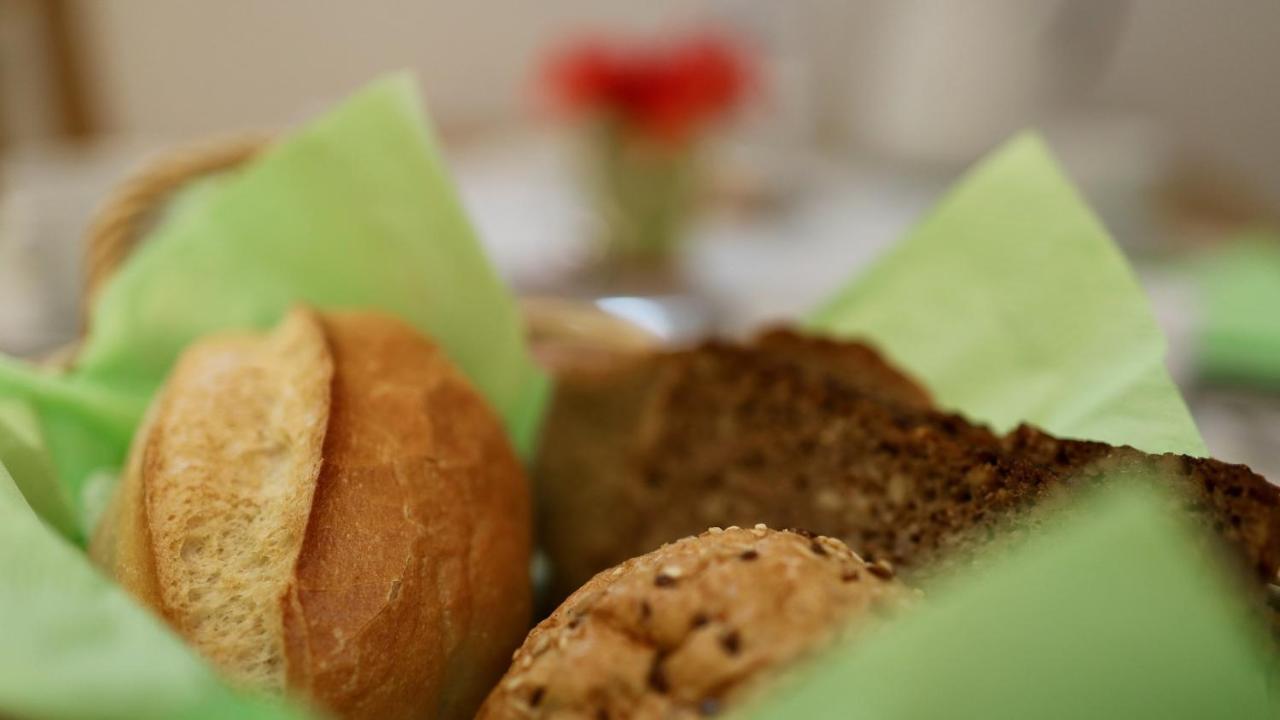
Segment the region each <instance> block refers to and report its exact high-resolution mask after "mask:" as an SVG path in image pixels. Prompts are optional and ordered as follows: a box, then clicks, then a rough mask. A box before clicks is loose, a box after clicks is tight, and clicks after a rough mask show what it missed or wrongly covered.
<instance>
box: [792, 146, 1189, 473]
mask: <svg viewBox="0 0 1280 720" xmlns="http://www.w3.org/2000/svg"><path fill="white" fill-rule="evenodd" d="M807 322H808V325H809V327H810V328H812V329H814V330H817V331H820V332H823V333H829V334H834V335H841V336H863V337H866V338H868V339H870V340H871V341H872V342H874V343H875V344H876V345H878V346H880V347H882V348H883V349H884V350H885V351H887V352H888V354H889V356H890V357H891V358H893V360H894V361H896V362H899V363H901V364H902V365H903V366H904V367H906V368H908V369H909V370H911V371H912V372H913V373H914V374H915V375H917V376H918V377H919V378H920V379H921V380H923V381H924V383H925V385H926V386H927V387H929V389H930V390H932V391H933V392H934V395H935V397H936V398H937V400H938V402H939V403H941V404H942V405H944V406H946V407H949V408H952V409H955V410H958V411H960V412H962V413H964V414H966V415H968V416H970V417H972V418H974V419H976V420H981V421H984V422H987V423H990V424H991V425H992V426H994V427H996V428H997V429H999V430H1006V429H1009V428H1011V427H1013V426H1015V425H1017V424H1018V423H1020V422H1028V423H1032V424H1035V425H1039V426H1040V427H1042V428H1044V429H1045V430H1048V431H1049V432H1051V433H1054V434H1056V435H1060V436H1063V437H1074V438H1084V439H1089V440H1101V441H1105V442H1109V443H1112V444H1117V445H1133V446H1134V447H1136V448H1138V449H1140V450H1145V451H1147V452H1153V453H1160V452H1178V453H1184V454H1190V455H1204V454H1206V450H1205V447H1204V442H1203V440H1201V438H1200V435H1199V432H1198V431H1197V430H1196V426H1195V423H1194V422H1193V421H1192V419H1191V415H1190V413H1189V412H1188V411H1187V408H1186V405H1185V403H1184V402H1183V400H1182V396H1181V395H1180V394H1179V393H1178V389H1177V387H1176V386H1175V385H1174V384H1173V381H1172V380H1171V379H1170V378H1169V374H1168V372H1167V371H1166V369H1165V366H1164V353H1165V341H1164V336H1163V335H1162V334H1161V332H1160V329H1159V327H1158V326H1157V325H1156V323H1155V319H1154V318H1153V316H1152V314H1151V309H1150V306H1149V304H1148V302H1147V299H1146V296H1145V295H1144V294H1143V292H1142V289H1141V287H1139V286H1138V283H1137V281H1136V280H1135V279H1134V277H1133V273H1132V271H1131V270H1130V269H1129V266H1128V264H1127V263H1126V262H1125V259H1124V256H1123V255H1122V254H1121V253H1120V250H1119V249H1118V248H1117V247H1116V245H1115V243H1114V242H1112V240H1111V238H1110V237H1109V236H1108V235H1107V232H1106V230H1105V229H1104V228H1103V227H1102V225H1101V224H1100V223H1099V222H1098V220H1097V218H1095V217H1094V215H1093V213H1092V212H1091V211H1090V210H1089V208H1088V207H1087V206H1086V205H1085V204H1084V201H1083V200H1082V199H1081V198H1080V195H1079V193H1077V192H1076V190H1075V188H1074V187H1072V185H1071V183H1070V182H1069V181H1068V180H1067V179H1066V177H1065V176H1064V175H1063V174H1062V171H1061V170H1060V169H1059V168H1058V166H1057V164H1056V163H1055V162H1054V160H1053V158H1052V157H1051V155H1050V154H1049V151H1048V149H1047V148H1046V147H1045V145H1044V143H1043V141H1041V140H1040V139H1039V138H1038V137H1036V136H1034V135H1029V134H1028V135H1023V136H1020V137H1018V138H1015V139H1014V140H1012V141H1010V142H1008V143H1007V144H1005V145H1004V146H1003V147H1001V148H999V149H997V150H996V151H995V152H994V153H992V154H991V155H990V156H989V157H988V158H986V159H985V160H983V161H982V162H980V163H979V164H978V165H977V167H976V168H974V169H973V170H971V171H970V172H969V173H968V175H967V176H966V177H964V178H963V179H962V180H961V181H960V182H959V183H958V184H957V185H956V186H955V187H954V188H953V189H952V190H951V191H950V192H949V193H947V195H946V197H944V198H943V200H942V201H941V203H940V204H939V205H938V206H937V207H936V208H934V209H933V211H932V212H930V213H929V215H928V216H926V217H925V218H924V220H922V221H921V222H920V223H919V224H918V225H916V227H915V228H914V229H913V230H912V231H911V232H910V233H909V234H908V236H907V237H906V238H905V239H903V240H902V241H901V242H899V243H898V244H896V245H895V246H894V247H893V248H891V249H890V250H889V252H888V253H887V254H886V255H885V256H884V257H882V258H881V259H880V260H879V261H878V262H877V263H875V264H874V265H873V266H872V267H871V268H870V269H868V270H867V271H866V272H865V273H862V274H861V275H860V276H859V277H858V278H857V279H856V280H855V281H854V282H853V283H851V284H850V285H849V286H848V287H847V288H846V289H845V290H843V291H842V292H840V293H839V294H838V295H837V296H836V297H835V298H834V299H832V300H831V301H830V302H829V303H827V304H826V305H825V306H823V307H822V308H820V309H819V310H818V311H817V312H815V313H814V314H813V315H812V316H811V317H809V318H808V321H807Z"/></svg>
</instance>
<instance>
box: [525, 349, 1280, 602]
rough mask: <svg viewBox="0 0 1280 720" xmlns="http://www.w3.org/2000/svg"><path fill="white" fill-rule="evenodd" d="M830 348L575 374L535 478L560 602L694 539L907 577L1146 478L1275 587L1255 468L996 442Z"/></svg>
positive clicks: (853, 356)
mask: <svg viewBox="0 0 1280 720" xmlns="http://www.w3.org/2000/svg"><path fill="white" fill-rule="evenodd" d="M833 345H841V344H837V343H833V342H832V341H829V340H809V339H805V338H802V337H800V336H796V335H790V336H785V335H781V334H778V333H774V334H772V335H770V336H766V337H765V338H764V339H763V340H761V341H758V342H757V343H755V344H753V345H749V346H739V345H732V344H726V343H718V342H712V343H708V344H705V345H703V346H701V347H698V348H695V349H692V350H687V351H679V352H671V353H665V354H658V355H651V356H647V357H645V358H641V359H635V360H633V361H631V362H629V363H626V364H619V365H617V366H615V367H614V368H613V371H612V372H611V373H603V372H600V371H596V372H594V373H593V374H591V375H590V376H576V375H573V374H569V375H565V376H562V377H561V378H560V381H559V383H558V386H557V389H556V396H555V399H554V402H553V407H552V411H551V413H550V416H549V418H548V421H547V425H546V429H545V435H544V444H543V450H542V453H541V456H540V457H539V458H538V461H537V465H536V476H537V492H538V499H539V511H540V513H541V519H540V521H541V527H542V537H543V539H544V543H545V545H546V547H547V549H548V552H549V554H550V556H551V559H552V562H553V565H554V567H555V569H556V573H557V575H556V585H557V589H559V590H560V591H562V592H563V591H567V590H570V589H572V588H573V587H576V586H577V585H578V584H579V583H581V582H583V581H585V580H586V579H587V578H589V577H590V576H591V575H592V574H593V573H594V572H596V571H598V570H600V569H601V568H605V567H609V566H610V565H612V564H614V563H616V562H618V561H620V560H622V559H625V558H627V557H631V556H634V555H637V554H639V553H643V552H645V551H647V550H650V549H652V548H654V547H657V546H658V545H660V544H661V543H662V542H665V541H668V540H671V539H672V538H676V537H681V536H683V535H686V534H689V533H691V532H695V531H696V530H697V529H698V528H702V527H706V526H709V525H745V526H750V525H752V524H754V523H757V522H764V523H767V524H769V525H771V526H777V527H804V528H808V529H810V530H813V531H814V532H819V533H823V534H825V535H831V536H833V537H838V538H841V539H842V540H844V541H845V542H847V543H849V545H850V546H851V547H853V548H854V549H855V550H856V551H858V552H859V553H861V554H863V555H864V556H866V557H869V558H875V559H885V560H889V561H891V562H892V563H893V564H894V565H895V566H897V567H898V568H899V569H901V570H903V571H904V572H906V573H908V575H910V574H912V573H919V572H921V571H924V570H928V569H929V568H932V567H935V566H936V563H935V560H937V559H938V558H947V557H953V556H956V555H960V554H962V553H960V552H959V551H961V550H963V549H966V548H972V547H974V546H976V545H977V544H980V543H982V542H984V541H985V540H986V539H988V538H989V537H990V536H991V535H993V534H994V532H995V531H996V530H997V529H998V527H999V526H1000V524H1001V523H1002V522H1004V521H1005V520H1007V519H1008V518H1010V517H1014V516H1019V515H1020V511H1022V510H1025V509H1028V508H1031V507H1034V506H1038V505H1041V504H1042V503H1044V502H1045V501H1047V500H1049V499H1050V498H1052V497H1054V496H1057V495H1059V494H1061V493H1064V492H1068V491H1075V490H1077V489H1080V488H1084V487H1088V486H1091V485H1094V484H1096V483H1097V482H1098V481H1099V480H1100V479H1102V478H1106V477H1112V476H1114V472H1113V471H1134V470H1137V471H1151V470H1154V471H1158V472H1159V473H1161V474H1162V476H1163V477H1165V478H1167V481H1168V482H1169V483H1171V484H1172V485H1174V486H1176V487H1178V488H1180V489H1182V490H1185V491H1186V501H1185V502H1186V504H1187V505H1188V507H1189V508H1190V509H1191V510H1192V512H1193V513H1194V514H1196V515H1197V516H1199V517H1201V518H1203V520H1204V522H1205V523H1206V524H1208V525H1209V526H1211V527H1213V528H1214V529H1215V530H1216V531H1217V532H1218V533H1219V534H1220V535H1221V536H1222V537H1223V538H1224V539H1225V540H1226V541H1227V543H1228V545H1229V547H1231V548H1233V549H1234V550H1235V553H1236V554H1237V555H1238V556H1239V557H1240V559H1241V560H1242V562H1243V564H1244V565H1245V566H1247V568H1248V569H1249V570H1250V571H1251V572H1253V573H1254V574H1256V576H1257V577H1258V579H1259V581H1262V582H1264V583H1265V582H1272V581H1274V579H1275V577H1276V570H1277V567H1278V566H1280V490H1278V489H1277V488H1276V487H1275V486H1272V485H1271V484H1269V483H1268V482H1267V481H1266V480H1265V479H1263V478H1261V477H1259V476H1258V475H1255V474H1253V473H1252V472H1250V471H1249V470H1248V468H1245V467H1243V466H1239V465H1228V464H1224V463H1221V462H1217V461H1214V460H1203V459H1196V458H1190V457H1181V456H1177V455H1149V454H1146V453H1142V452H1139V451H1137V450H1134V449H1132V448H1128V447H1111V446H1109V445H1105V444H1103V443H1096V442H1082V441H1074V440H1062V439H1057V438H1054V437H1051V436H1049V435H1047V434H1045V433H1043V432H1041V431H1039V430H1036V429H1034V428H1031V427H1021V428H1019V429H1017V430H1015V431H1014V432H1012V433H1009V434H1008V435H1003V436H1002V435H998V434H996V433H993V432H991V431H990V430H989V429H987V428H986V427H983V426H981V425H977V424H974V423H970V422H968V421H966V420H965V419H964V418H962V417H960V416H958V415H953V414H948V413H943V412H939V411H936V410H930V409H928V408H927V407H923V406H922V403H921V402H920V400H921V396H920V395H919V394H918V393H914V392H912V391H911V387H912V384H911V383H910V381H907V380H905V379H902V380H895V377H894V375H895V374H894V373H893V371H892V369H891V368H889V369H886V368H888V366H887V365H886V364H885V363H884V362H883V361H882V360H880V359H879V358H878V356H876V355H875V354H874V353H873V352H872V351H870V350H869V349H867V348H865V347H860V346H857V345H854V344H842V345H841V348H840V349H836V348H833V347H832V346H833ZM782 347H785V348H786V352H779V351H778V348H782ZM853 348H857V349H853ZM858 358H861V359H858ZM899 377H900V376H899Z"/></svg>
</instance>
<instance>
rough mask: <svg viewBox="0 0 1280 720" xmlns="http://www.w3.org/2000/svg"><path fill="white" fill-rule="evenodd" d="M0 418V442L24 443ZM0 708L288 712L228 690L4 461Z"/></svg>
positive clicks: (99, 712)
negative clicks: (52, 517)
mask: <svg viewBox="0 0 1280 720" xmlns="http://www.w3.org/2000/svg"><path fill="white" fill-rule="evenodd" d="M26 442H27V440H26V438H24V437H21V436H20V435H19V434H18V433H16V432H15V431H14V429H13V428H12V427H11V426H10V425H9V423H8V422H7V420H5V419H0V443H2V444H15V443H16V444H25V443H26ZM0 628H3V630H2V631H0V715H3V716H5V717H33V718H50V719H54V718H68V719H70V720H76V719H83V718H95V719H97V720H113V719H114V718H120V720H148V719H149V718H155V719H156V720H162V719H166V720H167V719H168V718H210V720H212V719H213V718H231V717H235V718H279V719H281V720H284V719H285V718H292V717H297V718H301V717H303V714H302V713H301V712H299V711H296V710H294V709H292V708H288V707H286V706H284V705H282V704H281V703H280V702H278V701H275V700H265V699H259V698H253V697H248V696H244V695H240V694H237V693H234V692H232V691H230V690H228V689H227V688H226V687H225V686H223V685H222V684H221V683H220V682H219V681H218V679H217V677H216V676H215V675H214V674H213V672H212V671H211V670H210V669H209V668H208V667H206V666H205V665H204V663H203V662H201V661H200V660H198V659H197V658H196V657H195V656H194V655H193V654H192V653H191V651H190V650H188V649H187V647H186V646H185V645H183V644H182V642H181V641H180V640H179V639H178V638H176V637H174V636H173V635H172V634H171V633H170V632H169V631H168V630H167V629H166V628H164V627H163V626H162V625H161V624H160V623H159V621H157V620H156V619H155V618H153V617H152V616H151V615H150V614H149V613H147V612H146V611H145V610H143V609H142V608H140V607H138V606H137V605H135V604H134V603H133V602H132V601H131V600H130V599H129V598H128V597H126V596H125V594H124V592H123V591H121V590H120V588H118V587H116V586H115V585H113V584H112V583H110V582H108V581H107V580H106V579H105V578H103V577H102V576H100V575H99V574H98V573H97V572H96V571H94V570H93V569H92V568H91V567H90V566H89V563H88V560H87V559H86V558H85V556H84V555H83V554H82V553H81V552H80V551H79V550H77V549H76V548H75V547H73V546H72V545H70V544H69V543H67V541H66V540H64V539H63V538H61V537H59V536H58V535H57V534H56V533H54V532H53V531H52V530H51V529H50V528H49V527H47V526H45V525H43V524H42V523H41V522H40V520H39V519H38V518H37V517H36V515H35V514H34V513H33V512H32V511H31V508H30V507H28V506H27V504H26V502H25V501H24V500H23V496H22V493H20V492H19V491H18V487H17V486H16V485H15V484H14V481H13V479H12V478H11V477H10V475H9V472H8V470H6V469H5V466H4V465H3V464H0Z"/></svg>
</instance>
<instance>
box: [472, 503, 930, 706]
mask: <svg viewBox="0 0 1280 720" xmlns="http://www.w3.org/2000/svg"><path fill="white" fill-rule="evenodd" d="M911 597H913V593H912V592H911V591H908V590H906V589H905V588H904V587H903V586H902V585H900V584H899V583H898V582H897V581H896V580H895V579H894V577H893V572H892V569H891V568H890V567H889V566H888V564H887V563H883V562H882V563H880V564H870V563H866V562H864V561H863V560H862V559H861V558H859V557H858V556H857V555H856V554H855V553H854V552H853V551H852V550H850V549H849V548H848V547H847V546H845V545H844V543H842V542H840V541H839V540H835V539H833V538H828V537H819V536H814V535H812V534H810V533H806V532H803V531H775V530H770V529H767V528H765V527H764V526H762V525H760V526H756V527H753V528H750V529H743V528H736V527H735V528H728V529H723V530H722V529H720V528H713V529H711V530H709V531H707V532H705V533H703V534H701V535H699V536H696V537H688V538H685V539H682V540H678V541H676V542H673V543H670V544H667V545H664V546H662V547H661V548H659V549H657V550H655V551H653V552H651V553H649V554H647V555H643V556H641V557H638V558H634V559H632V560H629V561H627V562H624V563H622V564H621V565H618V566H617V567H614V568H612V569H610V570H605V571H603V572H601V573H600V574H598V575H596V576H595V577H594V578H593V579H592V580H591V581H589V582H588V583H587V584H586V585H584V586H583V587H582V588H581V589H579V590H578V591H577V592H576V593H574V594H573V595H571V596H570V597H569V598H568V599H567V600H566V601H565V602H564V603H563V604H562V605H561V606H560V607H559V608H558V609H557V610H556V611H555V612H554V613H553V614H552V615H551V616H550V617H549V618H547V619H546V620H545V621H543V622H542V623H541V624H539V625H538V626H537V627H536V628H534V630H533V631H532V632H531V633H530V634H529V636H528V638H526V640H525V643H524V645H523V646H522V647H521V648H520V649H519V650H518V651H517V652H516V653H515V656H514V657H513V662H512V664H511V667H510V669H509V670H508V671H507V674H506V676H505V677H504V678H503V679H502V681H501V682H500V683H499V685H498V687H497V688H495V689H494V691H493V693H492V694H491V695H490V696H489V698H488V700H487V701H486V702H485V705H484V707H483V708H482V709H481V711H480V715H479V716H478V717H480V718H482V719H483V720H507V719H509V718H593V719H594V718H610V719H612V720H619V719H621V718H683V717H688V718H694V717H705V716H710V715H717V714H719V713H721V712H724V711H726V710H727V709H729V708H731V707H732V706H734V705H735V704H736V703H739V702H740V701H741V699H742V698H743V696H744V695H747V694H749V693H750V692H751V691H752V689H753V688H756V687H758V686H759V685H760V684H761V683H763V682H765V681H767V680H768V679H770V678H774V677H776V676H777V675H778V674H779V673H780V672H781V671H782V670H783V669H784V668H785V667H787V666H788V665H789V664H790V663H792V662H793V661H795V660H797V659H799V658H801V657H803V656H806V655H809V654H811V653H812V652H814V651H815V650H817V649H819V648H822V647H824V646H826V645H827V644H829V643H830V642H831V641H832V640H834V639H835V638H836V637H837V636H840V635H842V634H844V633H846V632H848V631H849V630H850V629H856V628H857V627H858V626H859V625H860V624H862V623H861V622H860V621H865V620H866V619H868V618H871V617H875V616H877V615H880V614H884V613H888V612H892V611H893V610H894V609H895V608H897V607H899V606H901V604H902V603H903V602H907V601H909V600H910V598H911Z"/></svg>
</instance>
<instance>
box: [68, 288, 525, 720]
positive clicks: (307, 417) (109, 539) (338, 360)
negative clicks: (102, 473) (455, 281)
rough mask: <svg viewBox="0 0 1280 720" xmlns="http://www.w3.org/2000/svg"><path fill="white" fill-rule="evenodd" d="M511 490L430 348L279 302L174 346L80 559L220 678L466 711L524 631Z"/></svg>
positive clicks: (480, 421)
mask: <svg viewBox="0 0 1280 720" xmlns="http://www.w3.org/2000/svg"><path fill="white" fill-rule="evenodd" d="M530 536H531V529H530V507H529V496H528V489H527V485H526V482H525V479H524V478H523V477H522V474H521V471H520V467H519V464H518V462H517V460H516V458H515V456H514V454H513V452H512V450H511V448H510V447H509V446H508V443H507V440H506V438H505V435H504V434H503V430H502V428H501V426H500V424H499V421H498V420H497V418H496V417H495V416H494V415H493V413H492V412H491V411H490V410H489V408H488V407H487V405H486V404H485V402H484V401H483V400H482V399H481V398H480V396H479V395H478V394H477V393H476V392H475V391H474V390H472V389H471V387H470V386H469V385H468V384H467V382H466V381H465V380H464V379H463V378H462V377H461V375H460V374H459V373H458V372H457V371H456V370H455V369H454V368H453V367H452V366H451V364H450V363H449V362H448V360H447V359H446V358H445V357H444V355H443V354H442V353H441V352H440V350H439V349H438V348H437V347H435V346H434V345H433V344H431V343H430V342H428V341H427V340H426V339H425V338H423V337H421V336H420V335H418V334H417V333H416V332H415V331H413V330H412V329H411V328H409V327H408V326H406V325H404V324H403V323H401V322H399V321H397V320H393V319H391V318H387V317H383V316H379V315H373V314H343V315H326V316H323V317H320V316H317V315H315V314H313V313H311V312H309V311H305V310H299V311H295V312H294V313H292V314H291V315H290V316H289V317H288V318H287V319H286V320H285V321H284V322H282V323H281V325H280V326H279V327H277V328H276V329H275V330H274V331H273V332H272V333H270V334H269V335H266V336H262V335H250V334H242V335H226V336H218V337H213V338H209V339H206V340H203V341H200V342H199V343H197V344H195V345H193V346H192V347H191V348H190V349H189V350H187V352H186V353H184V354H183V356H182V358H181V359H180V361H179V362H178V364H177V366H176V367H175V369H174V371H173V374H172V376H171V377H170V379H169V381H168V383H167V384H166V386H165V388H164V389H163V390H162V392H161V393H160V394H159V396H158V398H157V400H156V402H155V403H154V405H153V407H152V409H151V412H150V416H149V419H148V421H147V423H146V425H145V426H144V428H143V429H141V430H140V432H139V434H138V437H137V439H136V441H135V444H134V448H133V452H132V455H131V458H130V462H129V466H128V468H127V470H126V473H125V477H124V479H123V481H122V483H121V487H120V489H119V491H118V494H117V496H116V498H115V500H114V503H113V507H112V508H111V510H110V511H109V512H108V514H107V517H106V519H105V520H104V522H103V524H102V525H101V527H100V528H99V531H98V533H97V534H96V537H95V538H94V542H93V546H92V548H91V551H92V553H93V555H94V557H95V558H96V559H98V560H99V561H100V562H101V563H103V564H104V565H105V566H106V567H107V568H108V569H110V570H111V572H112V573H113V574H114V575H115V577H116V578H117V579H118V580H119V581H120V583H121V584H122V585H124V587H125V588H126V589H128V590H129V591H130V592H132V593H133V594H134V595H135V596H137V597H138V598H139V599H140V600H142V601H143V602H144V603H146V604H148V605H149V606H151V607H152V608H153V609H155V610H156V612H158V613H159V614H160V615H161V616H162V617H163V618H164V619H165V620H166V621H167V622H168V623H169V624H170V625H172V626H173V628H174V629H175V630H177V631H178V632H179V633H180V634H181V635H183V636H184V637H185V638H187V639H188V640H189V641H190V642H191V643H192V644H193V645H194V646H195V647H196V648H197V649H198V650H199V651H200V652H201V653H203V654H204V655H205V656H206V657H207V658H209V659H210V660H211V661H212V662H213V663H214V665H216V666H217V667H218V668H219V669H220V670H221V671H222V672H223V673H224V674H225V675H226V676H227V677H228V678H229V679H230V680H232V681H233V682H235V683H236V684H238V685H241V686H245V687H253V688H257V689H265V690H270V691H283V690H286V689H287V690H289V691H290V692H294V693H297V694H298V695H300V696H302V697H305V698H308V699H310V700H311V701H313V702H315V703H316V704H318V705H319V706H321V707H323V708H325V709H327V710H329V711H330V712H332V713H334V714H335V715H337V716H339V717H349V718H401V717H404V718H408V717H467V716H469V715H470V713H472V712H473V711H474V710H475V708H476V707H477V706H478V705H479V704H480V701H481V700H482V699H483V697H484V695H485V693H486V692H487V691H488V689H489V688H490V687H491V685H492V682H493V680H495V679H496V678H497V676H498V675H499V674H501V672H502V670H503V668H504V667H505V665H506V658H507V657H508V656H509V653H510V652H511V650H512V649H513V648H514V647H515V646H516V645H517V644H518V643H519V641H520V637H521V635H522V634H523V632H524V630H525V628H526V627H527V622H528V617H529V606H530V592H531V591H530V584H529V575H528V562H529V554H530Z"/></svg>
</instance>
